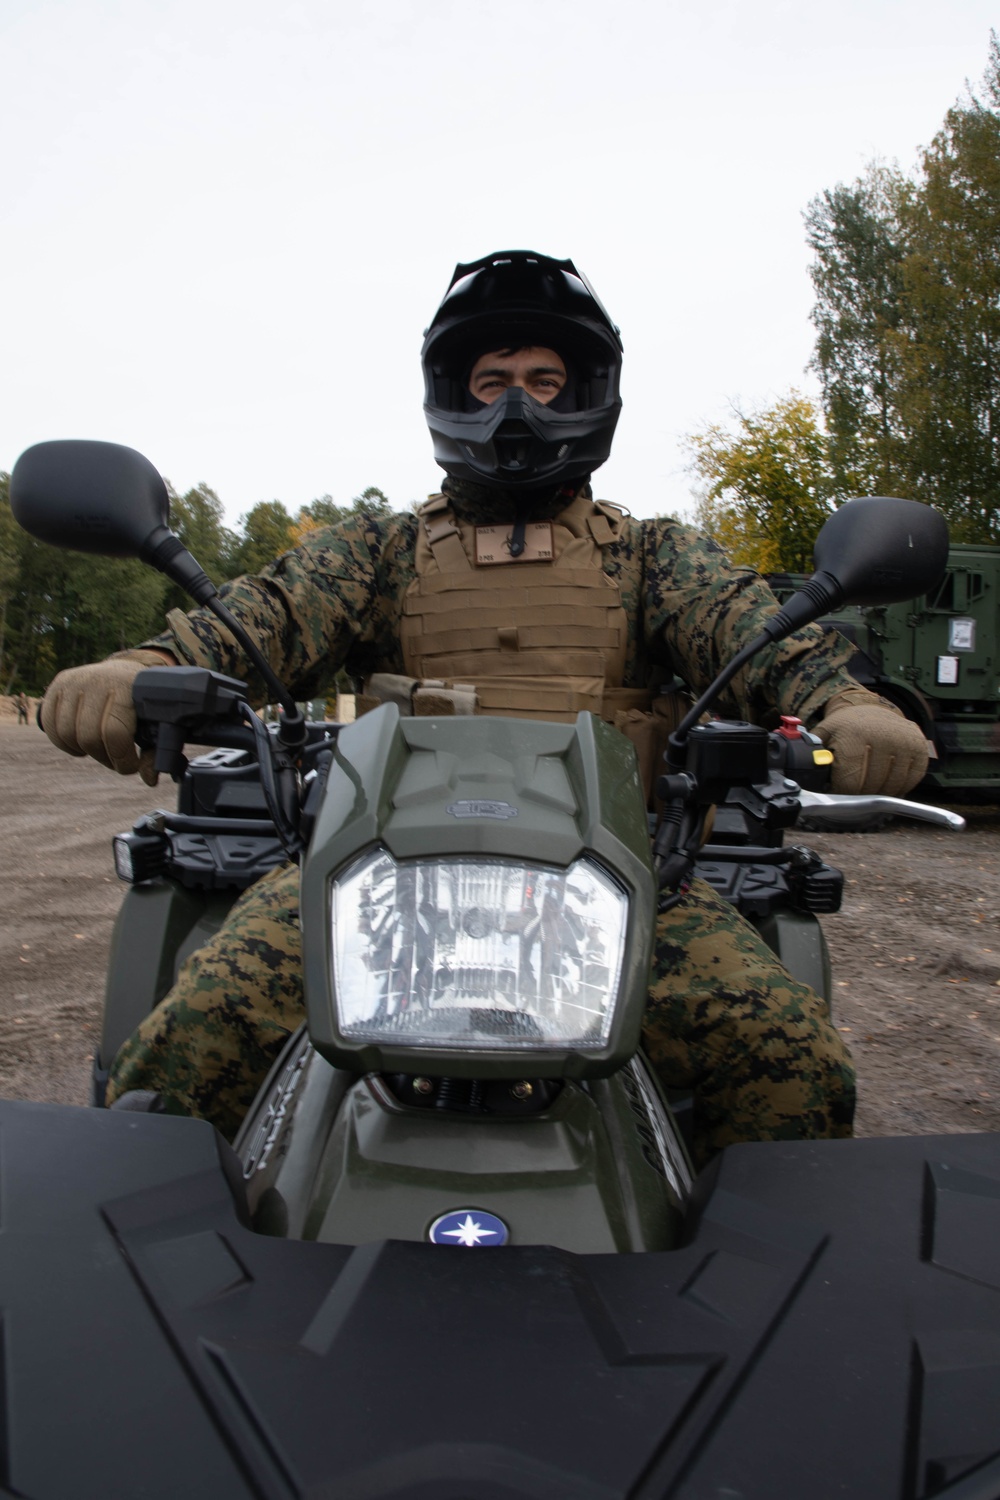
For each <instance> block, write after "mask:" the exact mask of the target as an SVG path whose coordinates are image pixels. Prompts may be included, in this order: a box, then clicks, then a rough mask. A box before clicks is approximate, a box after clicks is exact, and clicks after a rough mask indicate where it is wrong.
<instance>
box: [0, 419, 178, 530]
mask: <svg viewBox="0 0 1000 1500" xmlns="http://www.w3.org/2000/svg"><path fill="white" fill-rule="evenodd" d="M10 505H11V510H12V511H13V512H14V519H15V520H16V521H17V522H18V524H19V525H20V526H23V527H24V529H25V531H27V532H29V533H30V534H31V536H33V537H36V538H37V539H38V540H39V541H40V542H48V543H50V545H52V546H54V547H69V548H71V549H72V550H73V551H75V552H97V553H100V554H102V555H103V556H106V557H139V556H142V555H144V554H147V553H148V551H149V550H151V549H150V545H149V544H150V542H151V540H152V539H154V538H155V540H152V548H153V549H155V546H156V544H157V542H159V541H160V540H161V539H162V536H163V533H164V532H166V531H167V528H168V526H169V521H170V500H169V497H168V495H167V487H166V485H165V484H164V483H163V480H162V479H161V478H160V476H159V474H158V473H157V472H156V470H155V469H154V468H153V465H152V464H151V463H150V462H149V460H148V458H144V457H143V455H142V454H141V453H137V452H136V450H135V449H134V448H123V447H121V446H120V445H119V444H118V443H95V442H85V441H74V440H70V441H63V442H53V443H36V444H35V446H34V447H33V448H28V449H26V450H25V452H24V453H22V454H21V457H20V458H19V459H18V461H17V463H16V464H15V465H14V471H13V473H12V474H11V477H10ZM157 533H158V535H157Z"/></svg>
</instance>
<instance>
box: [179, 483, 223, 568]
mask: <svg viewBox="0 0 1000 1500" xmlns="http://www.w3.org/2000/svg"><path fill="white" fill-rule="evenodd" d="M224 518H225V511H224V509H223V505H222V501H221V500H220V499H219V497H218V495H217V494H216V493H215V491H214V490H213V489H210V488H209V486H208V485H207V484H198V485H195V487H194V489H190V490H188V491H187V492H186V493H185V494H183V495H175V494H173V493H171V496H170V525H171V528H172V530H174V531H176V533H177V535H178V536H179V537H180V539H181V541H182V542H183V543H184V545H185V547H187V549H188V551H189V552H191V553H193V555H194V556H195V557H196V558H197V559H198V561H199V562H200V563H201V565H202V567H203V568H204V569H205V572H206V573H207V574H208V576H209V578H211V580H212V582H213V583H221V582H222V581H223V580H224V579H226V578H231V577H232V576H233V575H232V568H233V564H234V559H235V555H236V550H237V547H238V545H239V538H238V537H237V536H236V535H235V534H234V533H233V532H232V531H229V530H228V529H227V528H226V526H225V525H224Z"/></svg>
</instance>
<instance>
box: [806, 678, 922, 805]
mask: <svg viewBox="0 0 1000 1500" xmlns="http://www.w3.org/2000/svg"><path fill="white" fill-rule="evenodd" d="M815 732H816V734H818V735H819V737H820V739H821V740H822V741H823V744H824V745H825V746H826V747H827V749H828V750H832V751H833V773H832V777H831V783H830V790H831V791H832V792H846V793H848V794H853V795H855V796H857V795H859V794H865V795H868V796H873V795H876V794H878V793H881V794H882V795H883V796H886V797H902V796H904V795H905V793H906V792H908V791H909V790H910V788H911V787H914V786H916V784H917V782H918V781H919V780H920V778H921V777H922V776H923V775H924V772H925V771H926V770H927V761H928V753H927V740H926V739H925V737H924V734H923V731H922V730H920V729H919V728H918V727H917V725H916V724H913V723H911V722H910V720H909V719H908V718H906V716H905V715H904V714H903V713H901V711H900V710H899V709H898V708H896V707H895V705H894V704H892V703H887V702H886V700H885V699H884V698H879V697H877V696H876V695H875V694H874V693H869V692H868V690H867V689H866V688H861V687H859V688H849V689H848V690H847V691H846V692H843V693H838V694H837V695H836V697H835V698H831V699H830V701H829V703H827V705H826V708H825V709H824V713H823V722H822V723H821V724H817V725H816V731H815Z"/></svg>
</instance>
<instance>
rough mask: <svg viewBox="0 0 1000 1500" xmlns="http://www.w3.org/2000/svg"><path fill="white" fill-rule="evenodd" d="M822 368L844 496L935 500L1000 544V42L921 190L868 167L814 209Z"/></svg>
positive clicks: (928, 161) (927, 154) (961, 525)
mask: <svg viewBox="0 0 1000 1500" xmlns="http://www.w3.org/2000/svg"><path fill="white" fill-rule="evenodd" d="M806 224H807V234H808V238H809V243H810V245H811V246H812V249H813V251H814V254H815V260H814V263H813V267H812V276H813V284H814V287H815V290H816V305H815V308H814V312H813V319H814V321H815V324H816V329H817V342H816V353H815V357H814V361H813V364H814V368H815V369H816V370H817V372H818V374H819V377H820V381H821V383H822V387H823V408H824V412H825V416H826V421H827V427H828V430H829V433H830V436H831V449H830V452H831V460H832V462H833V465H834V469H835V472H836V475H837V482H838V484H839V485H840V486H841V487H842V488H844V489H853V490H856V491H857V490H869V491H871V490H874V491H876V492H877V491H881V492H883V493H896V494H903V495H910V496H913V497H915V498H917V499H922V500H927V501H929V502H931V503H933V504H934V505H936V506H937V507H938V508H939V509H940V510H942V511H943V512H944V514H945V516H946V517H947V518H948V521H949V523H950V526H951V530H952V535H953V537H954V538H955V539H956V540H960V541H970V542H991V541H992V542H996V541H1000V43H998V39H997V35H996V33H995V32H994V33H992V34H991V42H990V57H989V65H988V67H987V70H986V73H985V75H984V78H983V83H982V86H981V91H980V95H978V96H977V94H976V93H974V92H973V91H971V90H970V91H967V93H966V95H965V97H964V98H962V99H960V100H959V101H958V103H956V104H955V106H954V107H953V108H952V109H950V110H949V111H948V114H947V116H946V117H945V121H944V124H943V126H942V128H941V130H940V131H939V132H938V134H937V135H936V136H935V138H934V140H933V142H932V143H931V145H930V146H929V147H928V148H927V149H926V150H925V151H924V152H923V153H922V157H921V163H920V169H919V171H918V173H917V174H916V177H915V178H914V179H913V180H910V179H906V178H904V177H903V176H902V175H901V174H900V173H899V171H898V169H896V168H887V167H885V166H883V165H881V164H878V163H876V164H873V165H872V166H870V167H869V168H868V170H867V172H866V173H865V175H864V176H863V177H861V178H859V179H858V181H857V182H855V183H854V184H853V185H852V186H851V187H845V186H843V184H841V185H840V186H838V187H837V188H835V189H833V190H832V191H829V192H826V193H822V194H820V195H819V197H818V198H816V199H814V200H813V203H812V204H811V205H810V209H809V212H808V214H807V218H806Z"/></svg>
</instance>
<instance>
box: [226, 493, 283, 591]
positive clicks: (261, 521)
mask: <svg viewBox="0 0 1000 1500" xmlns="http://www.w3.org/2000/svg"><path fill="white" fill-rule="evenodd" d="M240 525H241V527H242V532H243V535H242V539H241V541H240V543H239V545H238V547H237V549H236V558H235V562H236V572H237V573H259V572H260V570H261V568H264V567H266V566H267V564H268V563H271V562H274V560H275V558H276V557H280V556H281V554H282V552H287V551H288V549H289V547H294V545H295V530H294V526H295V523H294V522H293V520H292V518H291V516H290V515H289V514H288V511H287V510H286V509H285V507H284V506H283V505H282V503H281V501H280V500H260V501H258V503H257V504H256V505H255V506H254V507H253V509H252V510H251V511H249V512H248V513H247V514H246V515H245V516H241V517H240Z"/></svg>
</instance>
